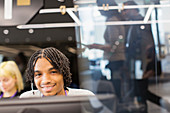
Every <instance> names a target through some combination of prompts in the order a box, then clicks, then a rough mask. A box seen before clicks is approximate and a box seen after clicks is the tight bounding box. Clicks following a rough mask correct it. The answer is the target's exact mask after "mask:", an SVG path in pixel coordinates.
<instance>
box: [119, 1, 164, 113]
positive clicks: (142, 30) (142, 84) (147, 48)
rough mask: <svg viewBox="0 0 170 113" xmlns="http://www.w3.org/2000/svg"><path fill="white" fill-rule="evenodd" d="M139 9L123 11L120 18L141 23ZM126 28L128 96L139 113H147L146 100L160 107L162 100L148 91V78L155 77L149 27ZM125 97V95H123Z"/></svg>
mask: <svg viewBox="0 0 170 113" xmlns="http://www.w3.org/2000/svg"><path fill="white" fill-rule="evenodd" d="M124 5H137V4H136V3H135V2H134V1H126V2H124ZM139 11H140V10H139V9H137V8H135V9H125V10H123V11H122V17H123V18H124V20H126V21H143V19H144V17H143V16H142V15H141V14H140V13H139ZM125 27H126V29H125V30H126V38H125V47H126V67H127V68H128V72H129V77H130V79H131V80H130V81H129V83H130V85H129V86H130V90H129V92H127V93H126V94H130V95H131V97H132V98H133V99H134V100H132V101H134V103H138V104H139V105H141V106H140V107H139V108H138V111H139V113H147V112H148V108H147V100H149V101H151V102H153V103H155V104H157V105H159V106H160V105H161V103H160V102H161V100H162V98H161V97H160V96H158V95H155V94H154V93H152V92H150V91H149V89H148V85H149V84H148V79H149V77H155V76H157V75H156V74H157V72H156V66H157V64H156V62H157V56H156V51H155V43H154V39H153V35H152V30H151V25H149V24H147V25H127V26H125ZM125 97H126V95H125Z"/></svg>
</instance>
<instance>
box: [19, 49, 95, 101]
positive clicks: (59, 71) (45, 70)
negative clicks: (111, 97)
mask: <svg viewBox="0 0 170 113" xmlns="http://www.w3.org/2000/svg"><path fill="white" fill-rule="evenodd" d="M26 77H27V80H29V81H31V82H33V81H34V83H35V85H36V87H37V89H38V90H32V91H27V92H25V93H23V94H21V96H20V98H26V97H43V96H55V95H66V96H67V95H68V96H70V95H94V94H93V93H92V92H91V91H88V90H84V89H72V88H68V86H69V85H70V83H71V73H70V67H69V60H68V58H67V57H66V56H65V55H64V54H63V53H61V52H60V51H59V50H57V49H56V48H53V47H49V48H45V49H41V50H38V51H36V52H35V53H34V54H33V55H32V56H31V57H30V59H29V62H28V66H27V70H26Z"/></svg>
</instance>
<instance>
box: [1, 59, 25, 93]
mask: <svg viewBox="0 0 170 113" xmlns="http://www.w3.org/2000/svg"><path fill="white" fill-rule="evenodd" d="M2 76H11V77H13V78H16V80H17V83H16V86H17V90H18V92H20V91H21V90H23V89H24V84H23V79H22V75H21V72H20V70H19V68H18V66H17V64H16V63H15V62H14V61H5V62H2V63H1V64H0V77H2Z"/></svg>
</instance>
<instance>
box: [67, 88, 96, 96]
mask: <svg viewBox="0 0 170 113" xmlns="http://www.w3.org/2000/svg"><path fill="white" fill-rule="evenodd" d="M68 90H69V92H68V95H69V96H93V95H94V93H93V92H91V91H89V90H87V89H74V88H68Z"/></svg>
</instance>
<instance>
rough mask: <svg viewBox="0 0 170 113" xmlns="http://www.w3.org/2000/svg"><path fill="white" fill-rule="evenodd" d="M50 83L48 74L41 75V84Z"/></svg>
mask: <svg viewBox="0 0 170 113" xmlns="http://www.w3.org/2000/svg"><path fill="white" fill-rule="evenodd" d="M50 82H51V77H50V75H49V74H47V73H45V74H43V77H42V83H43V84H47V83H50Z"/></svg>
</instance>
